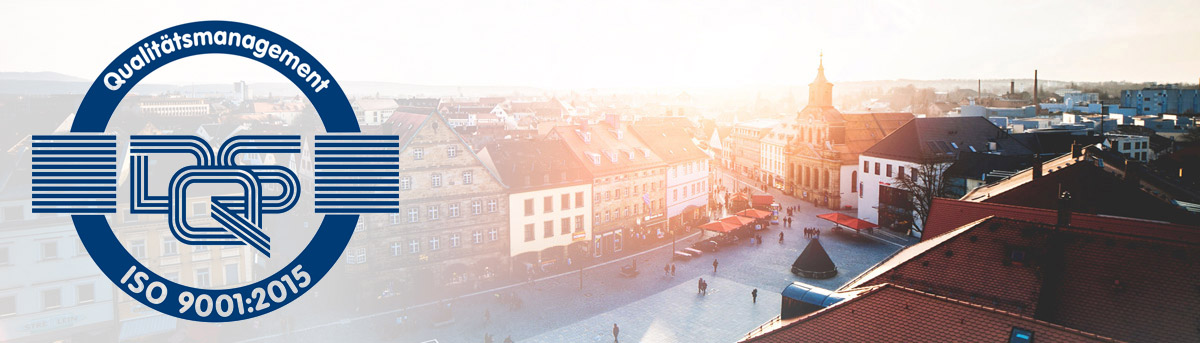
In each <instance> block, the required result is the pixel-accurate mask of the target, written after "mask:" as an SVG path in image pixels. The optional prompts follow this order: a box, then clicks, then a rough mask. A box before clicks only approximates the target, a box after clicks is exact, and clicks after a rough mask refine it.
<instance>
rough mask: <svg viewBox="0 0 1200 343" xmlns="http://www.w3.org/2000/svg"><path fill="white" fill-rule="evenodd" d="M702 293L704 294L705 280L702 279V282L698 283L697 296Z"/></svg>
mask: <svg viewBox="0 0 1200 343" xmlns="http://www.w3.org/2000/svg"><path fill="white" fill-rule="evenodd" d="M700 292H704V278H700V281H697V282H696V294H700Z"/></svg>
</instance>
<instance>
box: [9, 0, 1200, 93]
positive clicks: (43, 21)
mask: <svg viewBox="0 0 1200 343" xmlns="http://www.w3.org/2000/svg"><path fill="white" fill-rule="evenodd" d="M1197 13H1200V1H1191V0H1189V1H1128V0H1125V1H1106V0H1104V1H1097V0H1088V1H819V2H811V1H794V0H793V1H720V2H717V1H646V0H642V1H597V2H583V1H561V0H559V1H469V2H467V1H442V0H438V1H421V2H409V1H386V2H385V1H381V2H378V3H366V2H362V3H359V2H354V1H321V2H317V1H285V2H262V1H254V2H252V4H241V3H236V2H226V1H165V0H156V1H124V2H112V1H80V2H72V1H54V0H49V1H12V0H6V1H3V2H2V3H0V29H2V30H0V32H4V34H0V71H55V72H61V73H65V74H68V75H72V76H77V77H81V78H85V79H89V80H90V79H93V78H95V77H97V76H98V75H100V74H101V71H102V70H101V69H102V68H103V67H104V66H105V65H107V64H108V62H109V61H111V60H112V59H113V58H115V57H116V56H117V54H118V53H119V52H120V51H122V50H124V49H125V48H127V47H128V46H130V45H131V44H133V43H134V42H136V41H137V40H138V39H140V38H142V37H144V36H146V35H148V34H151V33H153V32H156V31H158V30H161V29H164V28H167V27H169V26H173V25H176V24H181V23H185V22H191V21H197V20H214V19H221V20H234V21H241V22H246V23H250V24H254V25H257V26H261V27H264V28H267V29H269V30H272V31H275V32H276V33H279V34H281V35H283V36H285V37H288V38H290V39H291V40H292V41H294V42H296V43H298V44H300V45H301V46H303V47H304V48H305V49H307V50H308V51H309V52H311V53H312V54H313V55H315V56H316V57H317V58H318V59H320V60H321V62H322V63H323V64H324V65H325V66H326V67H328V68H329V69H330V71H331V72H332V73H333V74H334V76H335V77H337V78H338V79H340V80H343V81H346V80H355V81H391V82H401V83H413V84H433V85H505V86H535V87H551V88H590V87H726V86H733V87H738V86H775V85H806V84H807V83H808V82H810V81H811V80H812V78H813V75H814V73H815V70H814V69H815V67H816V65H817V55H818V52H819V51H821V50H824V52H825V65H826V67H827V75H828V76H829V78H830V79H831V80H833V81H834V82H837V81H858V80H879V79H896V78H910V79H942V78H962V79H975V78H1025V77H1032V74H1033V69H1035V68H1036V69H1040V73H1041V74H1040V76H1041V77H1042V78H1045V79H1053V80H1080V81H1099V80H1128V81H1157V82H1181V81H1182V82H1190V83H1194V82H1196V81H1197V79H1198V78H1200V24H1197V21H1196V14H1197ZM184 62H186V64H184ZM177 64H178V66H177ZM238 79H242V80H247V81H282V78H281V77H279V76H278V75H273V71H271V70H270V69H267V68H266V67H265V66H262V65H260V64H258V63H255V62H252V61H249V60H246V59H242V58H238V57H228V56H226V57H212V56H202V57H194V58H190V61H189V60H184V61H181V62H178V63H176V64H172V65H169V66H167V67H164V68H163V69H161V70H159V71H158V72H156V73H155V74H154V75H151V76H150V77H149V78H148V79H147V81H148V82H164V83H177V84H188V83H210V82H211V83H225V82H228V81H230V80H238Z"/></svg>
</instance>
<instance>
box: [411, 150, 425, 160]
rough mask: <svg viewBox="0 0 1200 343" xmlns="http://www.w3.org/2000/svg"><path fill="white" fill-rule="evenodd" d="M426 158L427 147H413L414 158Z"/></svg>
mask: <svg viewBox="0 0 1200 343" xmlns="http://www.w3.org/2000/svg"><path fill="white" fill-rule="evenodd" d="M424 158H425V149H424V148H413V159H414V160H420V159H424Z"/></svg>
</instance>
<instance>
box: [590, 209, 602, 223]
mask: <svg viewBox="0 0 1200 343" xmlns="http://www.w3.org/2000/svg"><path fill="white" fill-rule="evenodd" d="M600 223H603V222H602V221H600V213H599V212H596V216H595V218H592V225H599V224H600Z"/></svg>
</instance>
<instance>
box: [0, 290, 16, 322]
mask: <svg viewBox="0 0 1200 343" xmlns="http://www.w3.org/2000/svg"><path fill="white" fill-rule="evenodd" d="M14 314H17V297H15V296H11V295H10V296H5V297H0V317H7V316H11V315H14Z"/></svg>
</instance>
